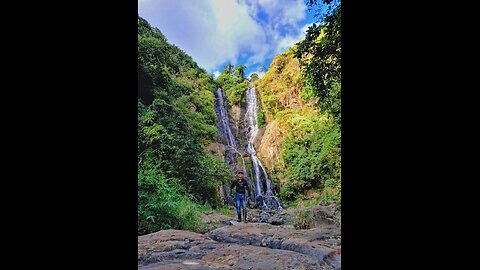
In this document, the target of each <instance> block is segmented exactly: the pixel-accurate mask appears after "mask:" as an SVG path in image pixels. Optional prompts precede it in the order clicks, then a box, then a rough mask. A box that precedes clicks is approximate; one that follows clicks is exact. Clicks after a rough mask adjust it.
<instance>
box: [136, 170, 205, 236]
mask: <svg viewBox="0 0 480 270" xmlns="http://www.w3.org/2000/svg"><path fill="white" fill-rule="evenodd" d="M194 209H195V204H194V203H193V201H192V197H191V196H189V195H188V194H187V193H186V191H185V188H184V187H183V186H182V185H181V184H180V181H178V180H177V179H175V178H171V179H167V178H165V177H164V176H163V175H162V174H161V173H159V172H157V171H155V170H149V169H146V170H143V169H140V170H139V171H138V234H139V235H141V234H147V233H152V232H155V231H158V230H162V229H172V228H175V229H186V230H194V229H195V228H196V226H197V224H198V215H197V214H196V212H195V211H194Z"/></svg>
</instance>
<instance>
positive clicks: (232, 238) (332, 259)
mask: <svg viewBox="0 0 480 270" xmlns="http://www.w3.org/2000/svg"><path fill="white" fill-rule="evenodd" d="M207 235H208V236H209V237H210V238H211V239H213V240H215V241H218V242H226V243H235V244H239V245H253V246H261V247H268V248H271V249H281V250H289V251H294V252H298V253H301V254H305V255H308V256H311V257H313V258H316V259H318V260H321V261H323V262H325V263H327V264H329V265H331V266H333V267H334V268H335V269H340V268H341V263H340V260H341V235H340V230H339V228H337V227H334V226H330V227H328V226H323V227H320V228H313V229H309V230H295V229H292V228H290V227H287V226H274V225H270V224H267V223H246V224H238V225H237V226H225V227H222V228H218V229H216V230H213V231H211V232H209V233H208V234H207Z"/></svg>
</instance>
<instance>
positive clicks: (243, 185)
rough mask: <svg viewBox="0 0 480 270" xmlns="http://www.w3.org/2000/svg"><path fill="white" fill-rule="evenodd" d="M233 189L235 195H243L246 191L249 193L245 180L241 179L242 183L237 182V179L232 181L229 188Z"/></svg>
mask: <svg viewBox="0 0 480 270" xmlns="http://www.w3.org/2000/svg"><path fill="white" fill-rule="evenodd" d="M234 187H235V190H236V191H237V194H245V193H246V192H245V191H246V190H247V191H250V188H249V187H248V184H247V182H246V181H245V179H242V182H240V181H238V179H235V180H233V182H232V184H231V185H230V188H231V189H233V188H234Z"/></svg>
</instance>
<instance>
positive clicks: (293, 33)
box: [138, 0, 306, 75]
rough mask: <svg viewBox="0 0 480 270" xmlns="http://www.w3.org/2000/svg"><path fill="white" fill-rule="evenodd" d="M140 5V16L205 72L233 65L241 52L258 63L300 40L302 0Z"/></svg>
mask: <svg viewBox="0 0 480 270" xmlns="http://www.w3.org/2000/svg"><path fill="white" fill-rule="evenodd" d="M138 6H139V11H138V12H139V15H140V16H141V17H143V18H145V19H146V20H147V21H148V22H149V23H150V24H151V25H152V26H155V27H158V28H159V29H160V31H162V33H163V34H164V35H165V36H166V37H167V39H168V40H169V42H170V43H173V44H175V45H177V46H178V47H180V48H181V49H182V50H184V51H185V52H186V53H187V54H189V55H190V56H192V58H193V59H194V60H195V61H196V62H197V63H198V64H199V65H200V66H201V67H203V68H205V69H206V70H207V71H209V72H212V71H213V70H217V71H218V69H220V70H221V68H223V65H225V63H226V62H230V63H232V64H234V65H235V64H237V63H238V61H239V57H240V56H241V55H242V54H244V53H248V54H247V55H249V57H248V58H247V60H246V62H245V63H244V64H245V65H247V66H252V65H256V64H259V63H262V62H263V61H264V59H266V58H273V57H274V56H275V55H276V54H277V53H278V52H280V51H279V50H283V49H284V48H285V49H286V48H287V47H288V46H291V45H293V44H295V42H297V41H298V40H300V39H301V38H303V37H301V38H300V39H299V38H298V35H299V32H298V29H299V27H300V25H299V24H300V22H301V21H302V20H303V19H304V18H305V11H306V5H305V3H304V0H202V1H190V0H139V3H138ZM260 14H263V15H262V16H261V17H260ZM265 15H266V16H265ZM280 33H282V34H280ZM243 59H244V58H243ZM259 75H260V74H259Z"/></svg>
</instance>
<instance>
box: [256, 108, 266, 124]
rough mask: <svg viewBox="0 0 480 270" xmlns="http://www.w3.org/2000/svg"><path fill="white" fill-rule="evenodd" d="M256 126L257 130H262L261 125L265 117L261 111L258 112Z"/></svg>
mask: <svg viewBox="0 0 480 270" xmlns="http://www.w3.org/2000/svg"><path fill="white" fill-rule="evenodd" d="M257 124H258V128H262V127H263V125H265V115H264V114H263V112H261V111H260V112H258V116H257Z"/></svg>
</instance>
